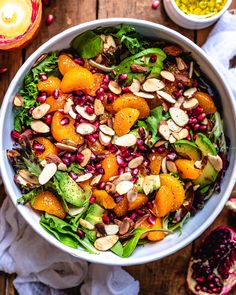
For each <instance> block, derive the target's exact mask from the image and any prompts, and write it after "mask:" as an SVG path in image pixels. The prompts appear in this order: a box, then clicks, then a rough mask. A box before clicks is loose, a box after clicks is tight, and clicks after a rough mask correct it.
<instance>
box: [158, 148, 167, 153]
mask: <svg viewBox="0 0 236 295" xmlns="http://www.w3.org/2000/svg"><path fill="white" fill-rule="evenodd" d="M165 151H166V148H165V147H161V146H159V147H158V148H157V152H158V153H159V154H163V153H164V152H165Z"/></svg>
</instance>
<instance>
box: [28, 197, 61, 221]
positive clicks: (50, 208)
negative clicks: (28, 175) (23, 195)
mask: <svg viewBox="0 0 236 295" xmlns="http://www.w3.org/2000/svg"><path fill="white" fill-rule="evenodd" d="M31 206H32V207H33V208H34V209H36V210H40V211H45V212H47V213H48V214H52V215H55V216H57V217H59V218H61V219H63V218H65V216H66V213H65V210H64V209H63V207H62V205H61V203H60V202H59V200H58V199H57V197H56V196H55V195H54V194H53V193H51V192H49V191H45V192H41V193H39V194H38V195H37V197H36V199H35V200H34V202H32V203H31Z"/></svg>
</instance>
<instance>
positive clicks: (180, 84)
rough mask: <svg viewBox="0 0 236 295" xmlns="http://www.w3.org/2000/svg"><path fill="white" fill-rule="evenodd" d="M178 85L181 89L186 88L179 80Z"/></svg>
mask: <svg viewBox="0 0 236 295" xmlns="http://www.w3.org/2000/svg"><path fill="white" fill-rule="evenodd" d="M177 87H178V88H179V90H183V89H184V85H183V84H182V83H181V82H178V84H177Z"/></svg>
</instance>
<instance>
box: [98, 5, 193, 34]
mask: <svg viewBox="0 0 236 295" xmlns="http://www.w3.org/2000/svg"><path fill="white" fill-rule="evenodd" d="M108 17H131V18H138V19H144V20H148V21H152V22H155V23H159V24H162V25H165V26H167V27H169V28H171V29H174V30H176V31H179V32H181V34H183V35H185V36H187V37H188V38H190V39H192V40H193V39H194V31H192V30H186V29H183V28H180V27H179V26H178V25H176V24H174V23H173V22H172V21H171V20H170V19H169V18H168V16H167V15H166V13H165V10H164V7H163V4H162V3H161V4H160V7H159V8H158V9H157V10H153V9H152V8H151V1H147V0H140V1H135V0H130V1H122V4H121V2H120V1H111V0H99V7H98V18H108Z"/></svg>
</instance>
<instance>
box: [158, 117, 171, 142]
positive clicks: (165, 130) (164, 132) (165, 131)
mask: <svg viewBox="0 0 236 295" xmlns="http://www.w3.org/2000/svg"><path fill="white" fill-rule="evenodd" d="M158 132H159V133H160V134H161V136H162V137H164V138H165V139H166V140H168V139H169V137H170V134H171V132H170V128H169V127H168V125H167V123H166V121H161V122H160V123H159V125H158Z"/></svg>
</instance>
